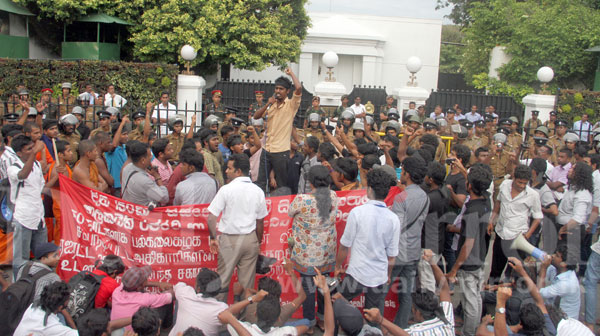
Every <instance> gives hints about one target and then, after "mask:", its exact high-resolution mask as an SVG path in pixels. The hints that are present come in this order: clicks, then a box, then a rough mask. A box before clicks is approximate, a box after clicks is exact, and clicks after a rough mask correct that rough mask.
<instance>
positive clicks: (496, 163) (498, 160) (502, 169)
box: [490, 151, 510, 200]
mask: <svg viewBox="0 0 600 336" xmlns="http://www.w3.org/2000/svg"><path fill="white" fill-rule="evenodd" d="M509 163H510V157H509V155H508V153H507V152H505V151H502V152H501V153H500V155H498V154H496V153H493V155H492V159H491V161H490V168H492V174H493V175H494V198H493V200H496V197H497V196H498V191H499V187H500V184H502V182H503V181H504V176H505V175H506V174H509V173H510V171H509Z"/></svg>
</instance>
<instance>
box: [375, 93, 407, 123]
mask: <svg viewBox="0 0 600 336" xmlns="http://www.w3.org/2000/svg"><path fill="white" fill-rule="evenodd" d="M385 103H386V104H385V105H381V106H379V119H380V120H381V121H382V122H383V121H386V120H388V116H387V115H388V111H389V110H390V109H392V108H395V107H394V97H393V96H387V97H386V98H385ZM413 108H414V107H413Z"/></svg>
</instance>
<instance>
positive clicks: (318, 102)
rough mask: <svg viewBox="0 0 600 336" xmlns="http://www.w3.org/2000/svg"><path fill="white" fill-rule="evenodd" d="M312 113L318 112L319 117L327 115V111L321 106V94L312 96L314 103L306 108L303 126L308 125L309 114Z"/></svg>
mask: <svg viewBox="0 0 600 336" xmlns="http://www.w3.org/2000/svg"><path fill="white" fill-rule="evenodd" d="M312 113H316V114H318V115H319V117H324V116H325V111H323V109H322V108H321V98H319V96H314V97H313V98H312V105H311V106H310V107H309V108H308V109H306V114H304V122H303V125H304V127H303V128H307V127H308V116H309V115H310V114H312Z"/></svg>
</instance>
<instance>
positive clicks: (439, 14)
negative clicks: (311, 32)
mask: <svg viewBox="0 0 600 336" xmlns="http://www.w3.org/2000/svg"><path fill="white" fill-rule="evenodd" d="M308 1H309V3H308V10H309V11H311V12H335V13H350V14H366V15H381V16H401V17H412V18H423V19H444V15H447V14H448V13H450V8H444V9H440V10H436V9H435V6H436V3H437V1H436V0H308ZM444 23H450V21H449V20H448V19H444Z"/></svg>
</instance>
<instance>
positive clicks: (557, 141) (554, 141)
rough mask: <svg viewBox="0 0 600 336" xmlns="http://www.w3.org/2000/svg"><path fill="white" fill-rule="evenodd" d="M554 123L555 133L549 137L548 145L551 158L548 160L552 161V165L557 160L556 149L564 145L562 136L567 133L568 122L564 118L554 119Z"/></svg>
mask: <svg viewBox="0 0 600 336" xmlns="http://www.w3.org/2000/svg"><path fill="white" fill-rule="evenodd" d="M554 125H555V126H554V127H555V134H554V135H553V136H551V137H550V140H549V141H548V146H550V148H552V158H551V159H550V162H552V164H553V165H556V163H557V162H558V161H557V159H558V151H559V150H560V149H561V148H563V147H565V140H564V136H565V134H566V133H567V127H568V125H569V124H568V123H567V122H566V121H564V120H556V121H555V122H554Z"/></svg>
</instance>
